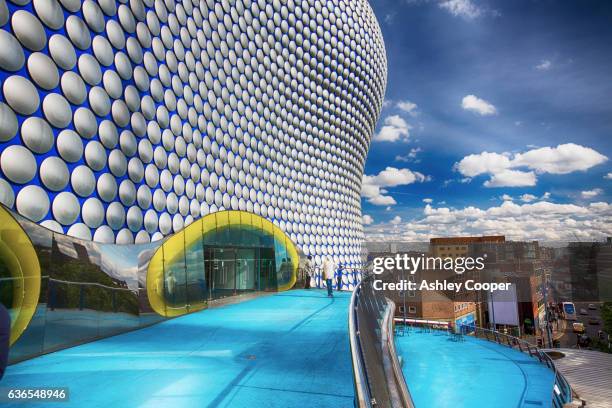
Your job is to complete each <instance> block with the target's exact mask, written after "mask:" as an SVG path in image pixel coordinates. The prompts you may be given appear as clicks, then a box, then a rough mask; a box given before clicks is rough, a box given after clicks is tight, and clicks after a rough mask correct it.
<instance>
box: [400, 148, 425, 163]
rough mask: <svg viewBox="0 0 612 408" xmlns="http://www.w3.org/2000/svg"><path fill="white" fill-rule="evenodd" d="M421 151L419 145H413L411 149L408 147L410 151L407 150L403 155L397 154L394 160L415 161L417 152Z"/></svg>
mask: <svg viewBox="0 0 612 408" xmlns="http://www.w3.org/2000/svg"><path fill="white" fill-rule="evenodd" d="M420 152H421V148H420V147H413V148H412V149H410V151H409V152H408V154H407V155H405V156H401V155H397V156H395V160H396V161H400V162H411V161H415V159H416V157H417V154H419V153H420Z"/></svg>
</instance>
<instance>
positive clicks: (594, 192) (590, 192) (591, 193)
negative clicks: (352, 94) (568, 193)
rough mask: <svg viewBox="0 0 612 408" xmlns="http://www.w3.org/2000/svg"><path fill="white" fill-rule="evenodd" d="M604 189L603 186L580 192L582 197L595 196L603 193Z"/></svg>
mask: <svg viewBox="0 0 612 408" xmlns="http://www.w3.org/2000/svg"><path fill="white" fill-rule="evenodd" d="M602 193H603V190H602V189H601V188H594V189H593V190H587V191H583V192H581V193H580V195H581V196H582V198H593V197H597V196H598V195H601V194H602Z"/></svg>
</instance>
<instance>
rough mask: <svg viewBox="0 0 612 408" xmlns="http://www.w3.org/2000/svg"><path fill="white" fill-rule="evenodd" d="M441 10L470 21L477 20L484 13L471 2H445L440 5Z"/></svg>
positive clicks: (457, 0) (456, 0) (468, 0)
mask: <svg viewBox="0 0 612 408" xmlns="http://www.w3.org/2000/svg"><path fill="white" fill-rule="evenodd" d="M440 8H442V9H444V10H446V11H448V12H449V13H451V14H452V15H453V16H455V17H463V18H466V19H468V20H472V19H475V18H476V17H479V16H480V15H482V13H483V10H482V9H481V8H480V7H478V6H477V5H476V4H474V3H473V2H472V1H471V0H444V1H442V2H441V3H440Z"/></svg>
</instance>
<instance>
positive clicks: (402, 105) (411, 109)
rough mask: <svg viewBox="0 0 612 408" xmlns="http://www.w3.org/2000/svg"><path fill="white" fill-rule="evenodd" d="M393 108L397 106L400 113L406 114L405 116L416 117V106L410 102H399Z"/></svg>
mask: <svg viewBox="0 0 612 408" xmlns="http://www.w3.org/2000/svg"><path fill="white" fill-rule="evenodd" d="M395 106H397V108H398V109H399V110H401V111H404V112H406V113H407V114H409V115H410V116H417V115H418V111H417V107H418V106H417V104H416V103H414V102H410V101H399V102H397V103H396V104H395Z"/></svg>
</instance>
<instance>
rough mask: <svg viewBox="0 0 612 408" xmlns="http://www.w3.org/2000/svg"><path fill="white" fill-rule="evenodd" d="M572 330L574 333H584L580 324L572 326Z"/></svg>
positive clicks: (582, 325)
mask: <svg viewBox="0 0 612 408" xmlns="http://www.w3.org/2000/svg"><path fill="white" fill-rule="evenodd" d="M572 329H573V330H574V333H584V331H585V330H584V324H583V323H580V322H576V323H574V324H572Z"/></svg>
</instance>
